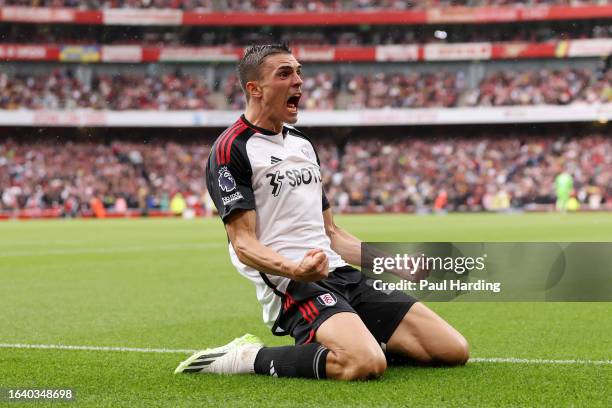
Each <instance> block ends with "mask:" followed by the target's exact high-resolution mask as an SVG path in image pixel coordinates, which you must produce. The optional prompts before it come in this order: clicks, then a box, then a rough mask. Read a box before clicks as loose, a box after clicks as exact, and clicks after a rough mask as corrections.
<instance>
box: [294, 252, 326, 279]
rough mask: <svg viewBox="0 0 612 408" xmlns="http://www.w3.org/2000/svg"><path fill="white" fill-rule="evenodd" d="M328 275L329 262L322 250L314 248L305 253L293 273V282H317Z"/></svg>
mask: <svg viewBox="0 0 612 408" xmlns="http://www.w3.org/2000/svg"><path fill="white" fill-rule="evenodd" d="M327 275H329V262H328V260H327V255H325V252H323V250H322V249H319V248H315V249H311V250H310V251H308V252H306V254H305V255H304V258H303V259H302V262H300V264H299V265H298V266H297V268H296V269H295V270H294V272H293V278H292V279H293V280H296V281H298V282H317V281H320V280H322V279H325V278H327Z"/></svg>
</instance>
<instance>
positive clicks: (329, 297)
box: [317, 293, 338, 306]
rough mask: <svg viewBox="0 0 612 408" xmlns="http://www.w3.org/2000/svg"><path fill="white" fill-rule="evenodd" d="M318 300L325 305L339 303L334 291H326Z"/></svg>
mask: <svg viewBox="0 0 612 408" xmlns="http://www.w3.org/2000/svg"><path fill="white" fill-rule="evenodd" d="M317 301H318V302H319V303H320V304H322V305H323V306H333V305H335V304H336V303H338V300H337V299H336V296H334V294H333V293H324V294H322V295H319V296H318V297H317Z"/></svg>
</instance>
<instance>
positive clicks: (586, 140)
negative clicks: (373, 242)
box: [0, 134, 612, 216]
mask: <svg viewBox="0 0 612 408" xmlns="http://www.w3.org/2000/svg"><path fill="white" fill-rule="evenodd" d="M407 136H409V135H407ZM515 136H516V137H515ZM208 143H209V142H202V141H199V142H198V141H192V142H189V143H185V142H177V141H157V142H150V143H146V144H145V143H134V142H126V141H118V140H116V141H114V142H112V143H109V144H96V143H88V142H65V143H53V141H52V140H48V139H46V140H40V141H35V142H17V141H16V140H11V139H7V140H3V142H2V143H0V210H2V212H4V213H7V212H8V213H10V212H11V211H14V210H18V209H45V208H61V209H62V210H63V212H64V214H65V215H67V216H77V215H80V214H82V213H84V212H87V211H89V210H90V208H91V206H92V200H94V199H95V200H99V202H100V203H102V205H104V206H105V207H106V208H107V209H108V210H109V211H116V212H122V211H125V210H126V209H128V208H135V209H140V210H141V211H142V212H146V211H149V210H168V209H169V208H170V206H171V203H172V201H173V199H175V198H176V197H177V194H178V193H180V194H181V196H180V197H181V199H184V200H185V205H186V206H187V208H200V209H205V210H207V212H208V213H210V212H211V211H212V208H211V201H210V198H209V197H208V196H207V193H206V190H205V184H204V181H203V180H204V165H205V163H206V159H207V157H208V154H209V151H210V147H209V144H208ZM317 145H318V150H319V157H320V160H321V164H322V174H323V176H324V183H325V188H326V192H327V195H328V198H329V199H330V201H331V202H332V203H333V205H334V207H335V208H336V209H337V210H338V211H344V212H346V211H374V212H377V211H481V210H490V211H495V210H509V209H513V208H515V209H517V208H525V207H527V206H529V205H533V204H551V203H554V201H555V197H554V178H555V176H556V175H557V174H559V173H560V172H562V171H567V172H568V173H569V174H571V175H572V176H573V178H574V189H575V197H576V199H577V200H578V201H579V202H580V203H582V204H583V205H584V206H585V207H586V208H591V209H598V208H600V207H601V206H602V205H608V206H610V205H612V141H611V139H610V138H609V135H608V136H604V135H602V134H590V135H588V136H584V137H579V138H552V137H531V136H529V137H526V138H525V137H524V136H521V135H512V136H507V137H498V135H493V136H492V137H487V136H484V135H483V136H479V137H471V138H465V137H456V138H448V137H447V138H431V139H423V138H415V139H413V138H409V137H405V138H401V139H389V140H380V139H378V140H377V139H371V138H370V139H351V140H349V142H348V143H347V144H346V145H343V146H342V145H341V146H337V145H335V144H332V143H331V142H330V141H323V142H322V143H317Z"/></svg>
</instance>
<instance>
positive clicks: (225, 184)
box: [219, 166, 236, 193]
mask: <svg viewBox="0 0 612 408" xmlns="http://www.w3.org/2000/svg"><path fill="white" fill-rule="evenodd" d="M219 188H220V189H221V190H223V191H225V192H226V193H229V192H230V191H234V190H235V189H236V180H234V177H233V176H232V173H230V171H229V169H228V168H227V166H221V168H219Z"/></svg>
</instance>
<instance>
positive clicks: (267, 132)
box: [240, 113, 287, 136]
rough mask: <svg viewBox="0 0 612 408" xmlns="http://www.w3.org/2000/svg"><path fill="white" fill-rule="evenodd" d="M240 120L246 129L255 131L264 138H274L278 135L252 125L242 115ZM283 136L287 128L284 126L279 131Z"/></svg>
mask: <svg viewBox="0 0 612 408" xmlns="http://www.w3.org/2000/svg"><path fill="white" fill-rule="evenodd" d="M240 120H242V121H243V122H244V124H245V125H247V126H248V127H250V128H251V129H253V130H255V131H257V133H261V134H263V135H266V136H276V135H278V132H273V131H271V130H269V129H265V128H262V127H259V126H255V125H254V124H252V123H251V122H249V121H248V119H247V118H246V116H244V113H243V114H242V115H241V116H240ZM281 132H282V134H283V136H285V133H287V128H286V127H285V126H283V130H282V131H281Z"/></svg>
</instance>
